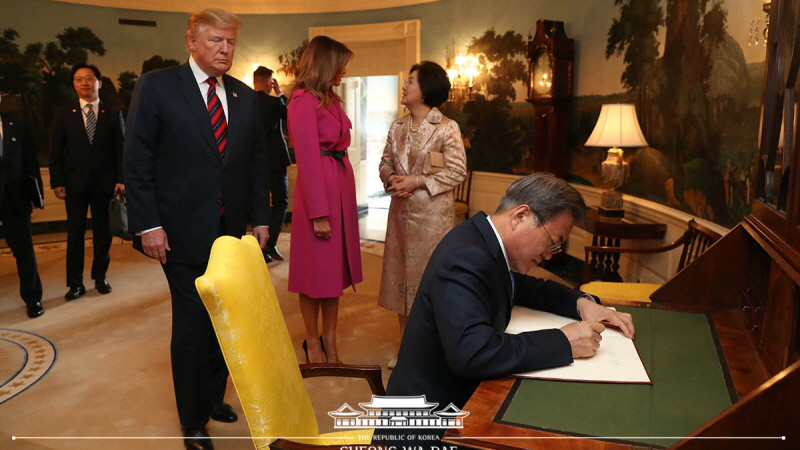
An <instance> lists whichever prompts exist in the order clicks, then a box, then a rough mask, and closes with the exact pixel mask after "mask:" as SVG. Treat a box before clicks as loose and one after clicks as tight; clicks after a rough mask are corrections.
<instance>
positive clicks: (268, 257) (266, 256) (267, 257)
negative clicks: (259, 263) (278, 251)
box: [262, 250, 272, 264]
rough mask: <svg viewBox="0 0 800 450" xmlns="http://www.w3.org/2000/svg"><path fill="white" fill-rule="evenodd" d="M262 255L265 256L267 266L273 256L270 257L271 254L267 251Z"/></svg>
mask: <svg viewBox="0 0 800 450" xmlns="http://www.w3.org/2000/svg"><path fill="white" fill-rule="evenodd" d="M262 253H263V254H264V261H266V262H267V264H269V263H271V262H272V256H269V253H268V252H267V251H266V250H264V251H263V252H262Z"/></svg>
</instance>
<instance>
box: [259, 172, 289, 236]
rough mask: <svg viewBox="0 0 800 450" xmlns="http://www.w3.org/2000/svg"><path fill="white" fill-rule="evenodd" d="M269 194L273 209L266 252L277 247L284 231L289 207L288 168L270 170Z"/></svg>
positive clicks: (271, 210) (271, 209)
mask: <svg viewBox="0 0 800 450" xmlns="http://www.w3.org/2000/svg"><path fill="white" fill-rule="evenodd" d="M269 193H270V198H271V200H272V208H270V219H269V239H267V246H266V247H265V250H268V249H271V248H272V247H275V244H277V242H278V236H279V235H280V234H281V229H283V221H284V220H285V219H286V209H287V208H288V207H289V177H288V176H287V175H286V167H276V168H273V169H270V171H269Z"/></svg>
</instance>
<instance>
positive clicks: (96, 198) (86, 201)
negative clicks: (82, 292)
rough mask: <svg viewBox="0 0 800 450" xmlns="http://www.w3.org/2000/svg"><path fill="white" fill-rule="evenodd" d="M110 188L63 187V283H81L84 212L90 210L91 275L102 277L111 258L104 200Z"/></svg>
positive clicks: (108, 196) (110, 196) (105, 200)
mask: <svg viewBox="0 0 800 450" xmlns="http://www.w3.org/2000/svg"><path fill="white" fill-rule="evenodd" d="M112 196H113V188H112V189H111V190H109V189H102V188H100V187H98V186H92V187H90V188H89V190H88V191H86V192H71V191H70V190H69V189H67V198H66V207H67V286H70V287H77V286H82V285H83V255H84V239H85V236H86V213H87V211H88V210H89V208H91V211H92V233H93V237H92V241H93V244H94V259H93V260H92V279H93V280H96V281H103V280H104V279H105V278H106V271H108V263H109V262H110V261H111V254H110V250H111V231H110V230H109V227H108V201H109V200H111V198H112Z"/></svg>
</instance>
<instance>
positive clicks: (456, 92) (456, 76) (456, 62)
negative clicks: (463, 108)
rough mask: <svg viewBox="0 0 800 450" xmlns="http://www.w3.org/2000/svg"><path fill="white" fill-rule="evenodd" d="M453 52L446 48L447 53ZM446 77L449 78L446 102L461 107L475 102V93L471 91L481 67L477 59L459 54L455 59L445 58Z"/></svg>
mask: <svg viewBox="0 0 800 450" xmlns="http://www.w3.org/2000/svg"><path fill="white" fill-rule="evenodd" d="M453 52H454V50H453V49H452V47H451V48H448V53H453ZM447 62H448V65H447V76H448V77H449V78H450V85H451V86H450V96H449V98H448V101H450V102H453V103H456V104H457V105H463V104H464V103H466V102H468V101H472V100H475V92H473V91H472V83H473V81H474V80H475V77H477V76H478V75H479V74H480V73H481V65H480V63H478V58H476V57H475V56H474V55H466V56H465V55H464V54H463V53H459V54H458V56H456V57H455V58H452V57H448V58H447Z"/></svg>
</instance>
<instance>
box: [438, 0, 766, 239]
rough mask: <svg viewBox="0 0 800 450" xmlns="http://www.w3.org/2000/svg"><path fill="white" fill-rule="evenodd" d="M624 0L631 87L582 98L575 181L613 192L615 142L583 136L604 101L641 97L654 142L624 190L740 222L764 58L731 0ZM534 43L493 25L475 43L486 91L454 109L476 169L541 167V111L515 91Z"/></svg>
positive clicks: (620, 35)
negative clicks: (733, 21)
mask: <svg viewBox="0 0 800 450" xmlns="http://www.w3.org/2000/svg"><path fill="white" fill-rule="evenodd" d="M615 4H616V6H617V8H618V15H617V17H615V18H614V20H613V21H612V23H610V24H609V25H608V34H607V37H606V51H605V55H604V56H605V58H607V59H610V58H622V59H623V60H624V63H625V69H624V71H623V73H622V75H621V83H622V86H623V87H624V88H625V89H626V90H625V91H624V92H620V93H618V94H610V95H602V96H601V95H584V96H579V97H576V98H574V100H573V102H572V107H571V119H570V126H569V136H568V145H567V147H568V149H569V161H570V163H569V168H568V177H569V179H570V181H572V182H576V183H583V184H588V185H593V186H598V187H604V185H603V180H602V178H601V177H600V173H599V164H600V162H601V161H602V160H603V159H604V158H605V149H598V148H589V147H585V146H584V145H583V143H584V142H585V141H586V139H587V138H588V136H589V134H591V132H592V129H593V128H594V125H595V123H596V121H597V117H598V115H599V113H600V109H601V106H602V105H603V104H605V103H633V104H635V105H636V110H637V113H638V117H639V121H640V125H641V127H642V131H643V133H644V135H645V137H646V139H647V141H648V143H649V144H650V146H649V147H645V148H641V149H631V151H627V152H626V161H628V162H629V163H630V171H631V175H630V178H629V179H628V180H627V181H626V183H625V184H624V185H623V186H622V187H621V188H620V190H621V191H622V192H624V193H626V194H630V195H634V196H637V197H642V198H645V199H648V200H652V201H655V202H658V203H662V204H665V205H667V206H670V207H674V208H677V209H680V210H683V211H686V212H688V213H691V214H694V215H696V216H698V217H701V218H704V219H708V220H710V221H713V222H716V223H719V224H721V225H725V226H732V225H734V224H736V223H737V222H739V221H740V220H741V219H742V218H743V217H744V215H746V214H747V213H748V212H749V203H750V201H751V200H752V195H753V189H752V180H753V177H754V158H755V157H756V153H757V137H758V124H759V113H760V99H761V85H762V79H763V73H764V65H763V62H760V63H751V64H747V63H746V61H745V58H744V53H743V51H742V47H741V44H740V43H739V42H738V41H737V39H735V38H734V37H733V36H731V35H730V34H729V33H728V31H727V26H726V22H727V16H728V13H727V10H726V5H725V2H724V1H720V2H710V1H705V0H670V1H667V2H659V1H657V0H616V1H615ZM662 40H663V42H661V41H662ZM525 42H526V38H525V37H523V36H522V35H521V34H520V33H516V32H514V31H511V30H509V31H502V32H501V31H498V30H495V29H489V30H487V31H485V32H484V33H483V34H481V35H479V36H475V37H473V39H472V41H471V42H470V44H469V45H468V47H467V49H466V50H467V52H468V53H469V54H470V55H473V56H475V57H476V59H477V60H478V61H479V62H480V66H481V68H482V69H481V73H480V74H479V75H478V76H476V78H475V81H474V90H475V91H477V94H476V95H475V98H474V100H471V101H466V102H464V103H463V104H459V103H458V102H449V103H448V104H446V105H445V106H444V109H445V113H446V114H448V115H449V116H451V117H453V118H455V119H456V120H457V121H459V124H460V125H461V127H462V131H463V132H464V134H465V137H466V139H467V142H468V161H469V166H470V169H472V170H484V171H493V172H503V173H529V172H530V171H531V170H532V167H533V164H532V161H531V155H532V153H533V152H532V145H533V133H534V131H533V108H532V107H531V106H530V105H528V104H527V103H525V102H524V98H518V97H519V95H518V92H525V90H524V89H514V88H513V85H514V84H517V83H518V84H522V83H524V82H526V81H527V65H526V62H525V53H526V44H525ZM745 45H746V44H745ZM523 96H524V94H523Z"/></svg>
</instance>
